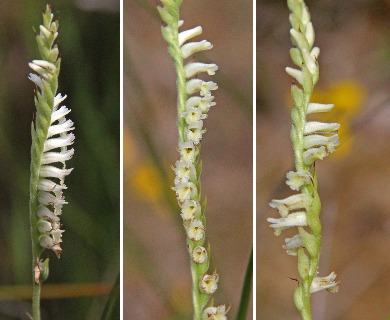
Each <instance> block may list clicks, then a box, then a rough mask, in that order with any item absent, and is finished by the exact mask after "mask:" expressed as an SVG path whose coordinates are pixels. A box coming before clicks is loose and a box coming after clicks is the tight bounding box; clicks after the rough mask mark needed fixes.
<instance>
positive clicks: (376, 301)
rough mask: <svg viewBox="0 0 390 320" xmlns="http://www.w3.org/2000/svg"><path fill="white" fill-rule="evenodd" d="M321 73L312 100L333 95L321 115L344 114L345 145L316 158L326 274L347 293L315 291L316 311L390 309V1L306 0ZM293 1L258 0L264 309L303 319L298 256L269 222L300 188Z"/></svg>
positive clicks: (322, 315)
mask: <svg viewBox="0 0 390 320" xmlns="http://www.w3.org/2000/svg"><path fill="white" fill-rule="evenodd" d="M307 4H308V6H309V10H310V12H311V15H312V21H313V25H314V28H315V31H316V45H317V46H318V47H319V48H320V49H321V54H320V57H319V64H320V80H319V83H318V84H317V86H316V90H315V93H314V96H313V99H312V101H313V102H321V103H334V104H335V108H334V109H333V111H332V112H330V113H328V114H324V115H323V116H322V118H321V120H326V121H330V122H339V123H340V124H341V131H340V133H339V135H340V140H341V145H340V146H339V147H338V148H337V149H338V150H337V151H336V152H335V153H334V154H332V155H331V156H330V157H328V158H326V159H325V160H324V161H317V163H316V171H317V174H318V181H319V193H320V196H321V201H322V204H323V210H322V214H321V220H322V222H323V248H322V254H321V261H320V268H319V270H320V275H321V276H325V275H328V274H329V273H330V272H331V271H335V272H336V273H337V275H338V276H337V279H338V280H339V281H341V284H340V289H339V293H337V294H334V295H332V294H329V293H327V292H321V293H316V294H314V295H313V296H312V304H313V313H314V319H316V320H324V319H327V320H336V319H343V320H349V319H350V320H352V319H353V320H359V319H387V318H388V317H389V315H390V295H389V291H390V276H389V272H388V270H389V266H390V215H389V211H390V197H389V194H390V180H389V178H390V157H389V154H390V144H389V138H390V121H389V119H390V90H389V88H390V28H389V26H390V1H388V0H360V1H357V0H355V1H350V0H349V1H347V0H326V1H324V0H323V1H314V0H313V1H307ZM288 15H289V12H288V9H287V5H286V1H276V0H275V1H267V0H262V1H257V56H256V58H257V84H256V89H257V212H258V213H257V306H256V309H257V317H258V319H270V320H271V319H292V320H294V319H300V317H299V315H298V313H297V311H296V310H295V307H294V305H293V302H292V293H293V290H294V288H295V286H296V282H295V281H293V280H290V279H289V277H291V278H298V272H297V259H296V258H295V257H290V256H287V255H286V253H285V251H284V250H283V249H282V248H281V246H282V244H283V242H284V238H285V237H286V236H291V235H292V234H293V233H291V231H285V232H283V234H282V236H280V237H278V238H276V237H275V236H274V235H273V232H272V230H271V229H270V228H269V227H268V223H267V222H266V218H267V217H271V216H272V217H276V216H277V212H276V210H271V208H270V207H269V206H268V203H269V201H270V200H271V199H282V198H284V197H285V196H287V195H291V194H292V193H291V190H289V188H288V187H287V186H286V185H285V175H286V172H287V171H289V170H292V169H293V154H292V149H291V143H290V140H289V133H290V126H291V121H290V115H289V111H290V107H291V102H290V98H289V92H290V84H291V78H290V77H289V76H287V74H286V73H285V71H284V68H285V67H286V66H293V65H292V62H291V61H290V57H289V49H290V47H291V42H290V39H289V29H290V26H289V22H288Z"/></svg>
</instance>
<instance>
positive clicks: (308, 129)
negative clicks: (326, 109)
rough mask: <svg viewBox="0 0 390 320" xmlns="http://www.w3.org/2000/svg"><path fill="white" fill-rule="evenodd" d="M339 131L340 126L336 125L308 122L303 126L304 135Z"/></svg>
mask: <svg viewBox="0 0 390 320" xmlns="http://www.w3.org/2000/svg"><path fill="white" fill-rule="evenodd" d="M339 129H340V124H338V123H327V122H319V121H309V122H306V125H305V134H306V135H308V134H312V133H335V132H337V130H339Z"/></svg>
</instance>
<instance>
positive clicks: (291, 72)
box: [286, 67, 303, 84]
mask: <svg viewBox="0 0 390 320" xmlns="http://www.w3.org/2000/svg"><path fill="white" fill-rule="evenodd" d="M286 72H287V73H288V74H289V75H290V76H292V77H293V78H295V79H296V80H297V81H298V82H299V83H300V84H303V75H302V71H301V70H298V69H294V68H290V67H286Z"/></svg>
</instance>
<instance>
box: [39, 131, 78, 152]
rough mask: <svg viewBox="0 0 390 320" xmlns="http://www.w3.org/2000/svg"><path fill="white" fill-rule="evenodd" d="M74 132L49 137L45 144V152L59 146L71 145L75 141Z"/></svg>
mask: <svg viewBox="0 0 390 320" xmlns="http://www.w3.org/2000/svg"><path fill="white" fill-rule="evenodd" d="M74 138H75V137H74V134H73V133H69V134H68V135H64V136H62V137H59V138H51V139H47V140H46V141H45V144H44V146H43V152H46V151H50V150H53V149H57V148H65V147H67V146H70V145H72V144H73V142H74Z"/></svg>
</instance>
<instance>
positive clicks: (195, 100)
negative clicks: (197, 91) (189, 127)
mask: <svg viewBox="0 0 390 320" xmlns="http://www.w3.org/2000/svg"><path fill="white" fill-rule="evenodd" d="M213 100H214V96H212V95H211V94H208V95H205V96H204V97H197V96H194V97H189V98H188V99H187V101H186V108H187V110H191V109H192V108H194V109H195V108H197V109H200V110H201V111H202V112H203V113H207V112H208V111H209V109H210V107H212V106H215V105H216V103H215V102H213Z"/></svg>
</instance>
